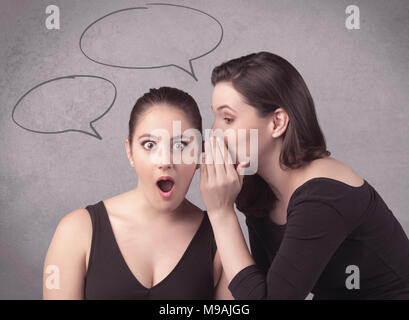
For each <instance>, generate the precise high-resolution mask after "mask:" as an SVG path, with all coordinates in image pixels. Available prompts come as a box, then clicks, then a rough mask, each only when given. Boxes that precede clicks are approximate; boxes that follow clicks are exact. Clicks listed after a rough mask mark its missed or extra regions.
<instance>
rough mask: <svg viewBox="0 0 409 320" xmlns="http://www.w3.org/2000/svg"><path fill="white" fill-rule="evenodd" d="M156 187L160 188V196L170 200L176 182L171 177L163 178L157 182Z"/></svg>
mask: <svg viewBox="0 0 409 320" xmlns="http://www.w3.org/2000/svg"><path fill="white" fill-rule="evenodd" d="M156 185H157V187H158V191H159V194H160V195H161V196H162V197H163V198H169V197H170V196H172V194H173V191H174V189H175V188H174V187H175V180H174V179H173V178H172V177H170V176H161V177H159V179H158V180H156Z"/></svg>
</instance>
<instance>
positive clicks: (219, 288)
mask: <svg viewBox="0 0 409 320" xmlns="http://www.w3.org/2000/svg"><path fill="white" fill-rule="evenodd" d="M213 275H214V299H215V300H234V298H233V296H232V294H231V292H230V290H229V288H228V286H229V282H228V281H227V278H226V275H225V273H224V271H223V266H222V261H221V259H220V255H219V252H218V251H216V254H215V257H214V262H213Z"/></svg>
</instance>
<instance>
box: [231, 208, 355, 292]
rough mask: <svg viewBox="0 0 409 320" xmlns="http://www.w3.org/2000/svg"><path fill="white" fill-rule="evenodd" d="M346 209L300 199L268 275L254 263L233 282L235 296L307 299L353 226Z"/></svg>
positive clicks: (232, 289)
mask: <svg viewBox="0 0 409 320" xmlns="http://www.w3.org/2000/svg"><path fill="white" fill-rule="evenodd" d="M348 220H349V219H348V218H346V217H345V216H344V214H343V213H341V212H339V211H337V210H336V209H335V208H333V207H331V206H330V205H328V204H325V203H323V202H320V201H305V202H302V203H299V204H298V205H297V206H296V207H295V208H294V209H293V210H292V211H291V212H290V213H289V215H288V219H287V227H286V232H285V234H284V238H283V240H282V243H281V246H280V249H279V251H278V253H277V255H276V257H275V258H274V261H273V263H272V265H271V267H270V268H269V270H268V273H267V278H266V276H265V274H264V273H262V272H261V271H260V270H258V268H257V267H255V266H248V267H247V268H244V269H243V270H241V271H240V272H239V273H238V274H237V275H236V276H235V277H234V278H233V280H232V281H231V282H230V284H229V289H230V290H231V291H232V293H233V296H234V297H235V298H236V299H305V298H306V297H307V295H308V294H309V293H310V292H311V290H312V288H313V287H314V285H315V283H316V281H317V280H318V278H319V277H320V275H321V273H322V271H323V270H324V268H325V266H326V265H327V264H328V262H329V260H330V259H331V257H332V255H333V254H334V252H335V251H336V250H337V249H338V247H339V246H340V244H341V243H342V241H344V239H345V238H346V237H347V235H348V234H349V233H350V232H351V229H352V228H353V226H352V224H351V221H349V222H348Z"/></svg>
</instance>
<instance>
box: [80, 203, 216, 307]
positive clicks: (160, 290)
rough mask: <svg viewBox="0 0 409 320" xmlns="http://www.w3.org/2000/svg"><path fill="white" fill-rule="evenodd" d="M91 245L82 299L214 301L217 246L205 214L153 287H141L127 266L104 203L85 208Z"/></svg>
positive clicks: (205, 213)
mask: <svg viewBox="0 0 409 320" xmlns="http://www.w3.org/2000/svg"><path fill="white" fill-rule="evenodd" d="M86 209H87V210H88V212H89V214H90V216H91V221H92V231H93V232H92V244H91V251H90V258H89V264H88V270H87V273H86V277H85V288H84V290H85V292H84V296H85V299H91V300H95V299H98V300H108V299H112V300H115V299H124V300H130V299H153V300H162V299H172V300H173V299H174V300H179V299H213V283H214V281H213V259H214V256H215V253H216V249H217V248H216V243H215V240H214V236H213V231H212V228H211V225H210V221H209V218H208V216H207V212H206V211H205V212H204V216H203V220H202V222H201V224H200V227H199V229H198V230H197V232H196V233H195V235H194V237H193V238H192V240H191V242H190V243H189V246H188V247H187V249H186V251H185V253H184V254H183V256H182V258H181V260H179V262H178V264H177V265H176V267H175V268H174V269H173V270H172V271H171V272H170V274H169V275H168V276H167V277H166V278H165V279H163V280H162V281H161V282H159V283H158V284H156V285H155V286H153V287H152V288H146V287H144V286H143V285H142V284H141V283H140V282H139V281H138V280H137V279H136V278H135V277H134V275H133V274H132V272H131V270H130V269H129V267H128V266H127V264H126V262H125V260H124V258H123V256H122V254H121V252H120V250H119V247H118V244H117V242H116V240H115V236H114V233H113V230H112V226H111V223H110V221H109V217H108V213H107V211H106V208H105V205H104V203H103V201H100V202H98V203H96V204H93V205H89V206H87V207H86Z"/></svg>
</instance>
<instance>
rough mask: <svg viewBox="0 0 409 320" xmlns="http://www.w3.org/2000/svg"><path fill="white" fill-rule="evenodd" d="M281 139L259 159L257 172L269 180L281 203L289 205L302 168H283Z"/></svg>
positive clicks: (268, 182) (285, 205)
mask: <svg viewBox="0 0 409 320" xmlns="http://www.w3.org/2000/svg"><path fill="white" fill-rule="evenodd" d="M281 147H282V142H281V140H280V141H278V142H277V143H276V144H274V148H273V149H272V150H269V151H268V152H266V153H265V155H264V156H263V158H262V159H260V161H259V168H258V171H257V173H258V174H259V175H260V176H261V177H262V178H263V179H264V180H265V181H266V182H267V184H268V185H269V186H270V189H271V190H272V191H273V192H274V194H275V196H276V197H277V200H278V202H279V203H280V205H284V207H285V208H287V206H288V202H289V201H290V198H291V195H292V194H293V192H294V190H295V189H296V188H297V187H298V185H297V183H299V182H300V181H301V180H300V178H301V172H302V169H301V168H300V169H290V168H282V167H281V166H280V159H279V158H280V152H281Z"/></svg>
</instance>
